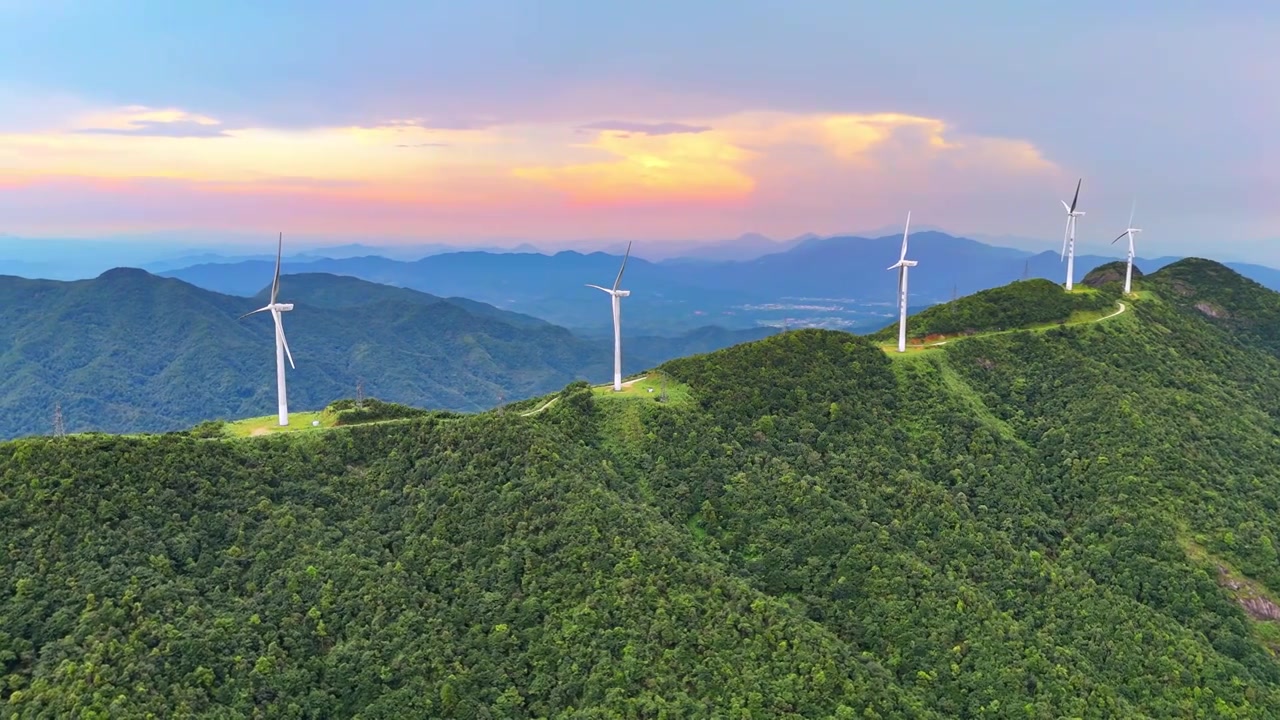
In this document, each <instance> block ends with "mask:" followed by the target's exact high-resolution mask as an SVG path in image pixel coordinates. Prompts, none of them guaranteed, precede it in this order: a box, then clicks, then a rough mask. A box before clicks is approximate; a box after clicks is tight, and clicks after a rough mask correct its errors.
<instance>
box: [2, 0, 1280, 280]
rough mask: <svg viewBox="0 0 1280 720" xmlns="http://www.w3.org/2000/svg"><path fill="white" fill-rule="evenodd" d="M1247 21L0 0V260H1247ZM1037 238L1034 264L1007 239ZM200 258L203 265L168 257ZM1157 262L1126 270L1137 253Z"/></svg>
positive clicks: (414, 3)
mask: <svg viewBox="0 0 1280 720" xmlns="http://www.w3.org/2000/svg"><path fill="white" fill-rule="evenodd" d="M1277 37H1280V5H1276V4H1273V3H1260V2H1256V1H1250V2H1239V1H1237V0H1222V1H1220V2H1215V3H1209V2H1187V1H1184V0H1158V1H1157V0H1133V1H1131V2H1127V3H1113V2H1102V1H1095V0H1080V1H1077V2H1074V3H1067V4H1064V3H1048V2H1026V1H1025V0H1023V1H1015V0H1008V1H1007V2H995V1H994V0H991V1H987V2H972V3H956V2H923V1H920V2H913V1H911V0H903V1H902V2H895V3H886V2H862V1H859V0H786V1H777V2H773V1H765V0H715V1H713V0H704V1H703V2H687V1H686V2H674V1H668V0H645V1H644V2H633V1H631V0H612V1H611V2H595V3H588V2H581V1H572V2H570V1H568V0H539V1H538V2H528V1H521V0H510V1H506V2H498V1H494V0H469V2H467V3H460V2H438V1H434V0H369V1H368V2H366V3H362V4H358V5H357V4H352V3H345V2H344V3H338V2H331V1H328V0H308V1H306V2H295V1H292V0H274V1H265V2H249V1H247V0H222V1H221V2H217V3H213V2H208V3H198V2H189V3H188V2H161V1H160V0H149V1H145V2H144V1H141V0H134V1H130V0H115V1H113V2H106V1H105V0H79V1H78V2H73V1H71V0H0V233H5V234H10V235H16V236H20V237H97V236H118V235H121V234H129V233H158V234H159V235H161V236H163V235H164V233H165V232H168V231H173V232H175V233H178V232H180V231H199V232H201V233H205V234H206V235H207V234H208V233H214V234H216V233H218V232H226V233H228V235H231V234H244V233H248V234H252V233H258V232H261V233H263V235H264V237H267V238H268V239H270V236H271V235H274V234H275V233H276V232H277V231H284V232H285V233H286V234H287V235H289V236H290V237H298V236H303V237H306V236H311V237H327V238H334V239H343V240H350V241H359V240H361V239H365V238H370V237H377V238H379V240H380V241H382V242H386V240H387V239H388V238H391V239H393V240H396V239H398V240H399V241H401V242H406V243H409V242H415V241H427V240H430V241H450V242H456V243H482V242H486V241H488V240H490V239H493V238H509V239H512V241H513V242H515V241H519V240H529V241H534V242H539V241H554V240H571V239H575V240H576V239H584V238H588V239H589V238H614V239H616V238H627V239H637V240H641V241H646V242H660V241H664V240H677V239H680V240H688V239H709V240H710V239H725V238H732V237H736V236H738V235H740V234H742V233H748V232H753V233H763V234H765V235H768V236H770V237H775V238H787V237H793V236H796V235H800V234H802V233H810V232H812V233H818V234H822V235H830V234H837V233H847V232H852V231H858V230H864V229H867V228H873V227H875V228H879V227H883V226H886V225H895V224H898V223H900V222H901V221H902V220H903V219H904V218H905V216H906V213H907V211H911V213H912V218H913V222H915V223H920V224H925V225H930V226H936V227H942V228H946V229H948V230H949V231H951V232H954V233H957V234H967V235H978V234H981V235H984V236H1017V237H1021V238H1035V239H1037V240H1031V241H1022V242H1024V243H1025V242H1032V243H1034V242H1042V243H1044V244H1045V246H1046V248H1047V249H1057V248H1058V247H1059V243H1060V242H1061V234H1062V230H1063V225H1064V221H1065V217H1064V211H1063V209H1062V206H1061V205H1060V201H1061V200H1064V199H1065V200H1068V201H1069V200H1070V195H1071V193H1072V191H1073V190H1074V188H1075V184H1076V180H1077V179H1079V178H1083V188H1082V191H1081V198H1080V206H1081V208H1082V209H1083V210H1085V212H1086V213H1087V215H1086V216H1085V217H1083V218H1081V219H1080V221H1079V224H1078V237H1079V238H1080V240H1081V242H1082V243H1092V244H1099V243H1106V242H1109V241H1110V239H1111V238H1113V237H1115V235H1117V234H1119V233H1120V232H1122V231H1123V230H1124V228H1125V225H1126V222H1127V220H1128V216H1129V213H1130V209H1131V207H1133V206H1134V204H1135V203H1136V220H1135V222H1136V224H1137V225H1138V226H1140V227H1142V228H1144V231H1145V232H1144V234H1143V235H1142V236H1141V241H1142V242H1143V243H1146V244H1148V247H1146V248H1140V253H1141V254H1144V255H1149V256H1155V255H1165V254H1203V255H1207V256H1210V257H1215V258H1219V259H1224V260H1249V261H1255V262H1272V263H1280V243H1277V242H1275V241H1276V240H1278V239H1280V141H1277V139H1276V129H1277V128H1280V82H1276V78H1278V77H1280V52H1276V51H1275V49H1274V43H1275V39H1276V38H1277ZM1040 239H1042V240H1040ZM202 244H203V245H206V246H207V245H208V243H207V242H204V243H202ZM1153 245H1154V246H1158V247H1150V246H1153Z"/></svg>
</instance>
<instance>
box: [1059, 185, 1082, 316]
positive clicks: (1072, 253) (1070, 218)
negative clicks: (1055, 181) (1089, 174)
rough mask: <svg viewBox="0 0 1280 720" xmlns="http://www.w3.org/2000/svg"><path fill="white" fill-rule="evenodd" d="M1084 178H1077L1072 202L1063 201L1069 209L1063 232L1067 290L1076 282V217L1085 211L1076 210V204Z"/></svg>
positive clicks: (1064, 205) (1078, 200)
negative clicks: (1074, 278)
mask: <svg viewBox="0 0 1280 720" xmlns="http://www.w3.org/2000/svg"><path fill="white" fill-rule="evenodd" d="M1083 181H1084V178H1080V179H1079V180H1076V196H1075V197H1073V198H1071V204H1070V205H1068V204H1067V201H1066V200H1063V201H1062V207H1064V208H1066V209H1067V229H1066V230H1065V231H1064V232H1063V233H1062V257H1063V259H1065V260H1066V261H1067V290H1068V291H1070V290H1071V286H1072V285H1073V284H1075V281H1074V280H1073V279H1072V275H1073V274H1074V272H1075V266H1076V218H1077V217H1079V216H1081V215H1083V214H1084V212H1083V211H1080V210H1076V204H1077V203H1078V202H1080V183H1081V182H1083Z"/></svg>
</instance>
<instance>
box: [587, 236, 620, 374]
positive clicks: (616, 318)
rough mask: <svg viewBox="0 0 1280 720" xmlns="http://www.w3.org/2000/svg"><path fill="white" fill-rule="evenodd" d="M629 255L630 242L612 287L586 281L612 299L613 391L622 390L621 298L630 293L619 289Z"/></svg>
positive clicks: (589, 285) (590, 286)
mask: <svg viewBox="0 0 1280 720" xmlns="http://www.w3.org/2000/svg"><path fill="white" fill-rule="evenodd" d="M629 257H631V243H629V242H628V243H627V254H626V255H623V256H622V267H620V268H618V277H617V278H615V279H614V281H613V289H609V288H603V287H600V286H599V285H592V284H590V283H587V287H589V288H595V289H597V290H600V291H602V292H606V293H609V297H610V298H611V299H612V300H613V391H614V392H621V391H622V298H624V297H627V296H628V295H630V294H631V291H630V290H619V289H618V286H619V285H621V284H622V273H623V271H624V270H626V269H627V258H629Z"/></svg>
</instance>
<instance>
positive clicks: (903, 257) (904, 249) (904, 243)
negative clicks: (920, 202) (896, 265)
mask: <svg viewBox="0 0 1280 720" xmlns="http://www.w3.org/2000/svg"><path fill="white" fill-rule="evenodd" d="M910 232H911V211H910V210H908V211H907V226H906V227H905V228H903V229H902V255H901V256H900V257H899V258H898V262H902V261H903V260H906V259H907V235H908V234H909V233H910Z"/></svg>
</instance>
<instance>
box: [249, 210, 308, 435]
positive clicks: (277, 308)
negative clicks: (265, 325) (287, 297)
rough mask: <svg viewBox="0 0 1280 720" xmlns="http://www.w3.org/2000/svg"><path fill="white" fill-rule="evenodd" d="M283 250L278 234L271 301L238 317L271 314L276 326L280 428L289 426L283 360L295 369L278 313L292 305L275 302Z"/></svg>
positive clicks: (286, 310)
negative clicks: (286, 357) (286, 360)
mask: <svg viewBox="0 0 1280 720" xmlns="http://www.w3.org/2000/svg"><path fill="white" fill-rule="evenodd" d="M283 250H284V233H280V239H279V242H278V244H277V245H276V274H275V277H274V278H272V280H271V301H270V302H268V303H267V304H266V305H265V306H263V307H260V308H258V309H257V310H254V311H253V312H248V313H245V314H244V315H241V316H240V319H241V320H243V319H245V318H247V317H249V316H250V315H256V314H257V313H260V312H267V311H270V312H271V319H272V320H274V321H275V325H276V395H277V397H278V400H279V407H280V409H279V412H280V425H281V427H283V426H285V425H288V424H289V397H288V394H287V393H286V392H285V387H284V359H285V356H286V355H287V356H288V357H289V367H291V368H294V369H297V367H296V366H295V365H294V364H293V353H291V352H289V341H288V340H285V339H284V325H283V324H282V323H281V322H280V313H282V312H289V311H290V310H292V309H293V303H279V302H276V296H277V295H278V294H279V292H280V253H281V252H282V251H283Z"/></svg>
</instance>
